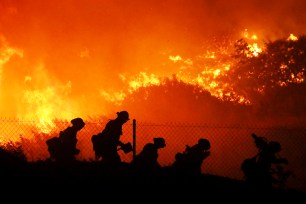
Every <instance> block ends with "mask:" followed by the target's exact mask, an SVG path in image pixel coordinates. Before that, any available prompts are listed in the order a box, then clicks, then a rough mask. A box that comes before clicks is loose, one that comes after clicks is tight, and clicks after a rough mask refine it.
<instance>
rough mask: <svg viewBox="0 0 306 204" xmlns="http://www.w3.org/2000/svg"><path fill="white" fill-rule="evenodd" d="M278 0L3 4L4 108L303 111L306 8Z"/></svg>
mask: <svg viewBox="0 0 306 204" xmlns="http://www.w3.org/2000/svg"><path fill="white" fill-rule="evenodd" d="M275 2H276V1H271V2H265V4H264V5H265V6H262V5H261V4H259V3H258V1H249V2H248V3H241V2H240V1H226V2H221V1H215V2H210V3H208V2H205V1H201V0H196V1H193V2H192V3H188V2H181V1H174V2H164V1H157V2H156V1H153V2H152V1H146V2H143V1H137V0H136V1H132V2H129V3H128V2H126V1H110V2H101V1H96V0H93V1H90V2H88V1H78V2H75V1H65V2H62V1H31V2H29V1H6V0H4V1H1V3H0V13H1V14H0V35H1V38H0V71H1V73H0V74H1V75H0V80H1V81H0V85H1V86H0V91H1V94H0V99H1V100H0V102H1V106H0V107H1V108H0V115H1V116H2V117H9V118H22V119H25V120H31V121H37V124H36V127H37V128H38V129H41V130H42V131H43V132H48V131H51V130H52V128H53V127H55V124H54V120H70V119H71V118H74V117H82V118H84V119H85V120H86V119H90V118H95V117H100V116H103V117H111V116H112V115H113V114H114V113H115V112H117V111H118V110H120V109H126V110H129V111H130V112H131V116H132V117H133V118H137V119H139V120H146V121H150V120H152V121H168V120H177V121H186V122H207V121H210V122H239V120H238V118H239V119H240V120H241V119H246V118H253V119H254V116H256V115H260V116H266V117H268V116H269V115H271V116H273V117H279V116H280V115H279V114H278V115H274V113H279V110H280V109H281V110H285V109H286V111H285V112H283V115H282V118H283V119H284V118H287V119H290V120H292V118H293V120H295V119H294V118H297V120H300V119H301V118H304V112H305V111H303V110H302V111H300V110H301V106H302V101H303V100H304V99H303V100H300V97H301V92H303V90H304V88H303V87H304V78H305V76H304V72H305V66H304V65H305V64H306V63H305V62H304V61H302V60H301V59H302V58H303V57H304V53H301V52H304V51H305V47H304V46H305V44H304V38H303V37H302V35H303V33H304V32H305V30H303V29H304V25H303V21H301V18H303V17H304V16H305V14H304V12H303V11H304V10H303V9H302V8H304V7H305V5H304V3H303V2H302V1H288V2H284V3H282V4H280V3H279V2H278V3H277V4H275ZM276 5H277V8H276V7H275V6H276ZM259 8H260V10H258V9H259ZM267 11H269V13H268V14H269V15H267ZM258 12H259V13H260V15H258ZM283 13H286V14H287V15H286V18H284V16H283ZM297 13H299V15H296V14H297ZM254 14H256V19H255V18H254ZM297 16H298V17H297ZM275 22H277V23H275ZM232 25H235V26H232ZM262 25H264V26H262ZM246 27H247V28H246ZM300 36H301V38H300ZM288 37H289V38H288ZM277 43H278V45H280V44H282V45H280V46H278V45H277ZM286 43H289V44H286ZM269 46H270V47H269ZM281 46H283V48H284V49H282V50H280V48H281ZM273 49H274V50H273ZM286 49H288V50H287V52H286ZM239 51H240V52H239ZM297 52H299V53H300V54H298V53H297ZM286 56H287V58H286ZM283 57H285V58H283ZM290 57H291V58H290ZM280 59H283V60H284V61H280ZM269 60H270V61H269ZM277 60H278V61H277ZM285 61H287V62H285ZM274 62H275V63H274ZM272 69H273V70H272ZM277 69H279V71H280V72H277V71H275V70H277ZM256 70H257V71H256ZM291 71H292V72H291ZM263 75H264V76H270V77H264V76H263ZM285 85H286V86H285ZM288 90H290V91H288ZM265 93H268V95H267V94H265ZM273 94H274V95H273ZM278 94H280V95H281V96H283V94H285V95H284V96H286V94H287V95H290V97H288V96H287V97H286V99H285V100H283V99H280V98H279V97H280V95H278ZM289 98H290V99H289ZM174 101H175V105H173V104H174V103H173V102H174ZM275 101H277V104H279V105H277V106H275V103H276V102H275ZM280 102H281V103H280ZM270 104H272V105H270ZM287 104H289V105H287ZM267 107H269V109H267ZM287 107H290V108H287ZM298 110H299V111H298ZM220 118H222V121H219V119H220Z"/></svg>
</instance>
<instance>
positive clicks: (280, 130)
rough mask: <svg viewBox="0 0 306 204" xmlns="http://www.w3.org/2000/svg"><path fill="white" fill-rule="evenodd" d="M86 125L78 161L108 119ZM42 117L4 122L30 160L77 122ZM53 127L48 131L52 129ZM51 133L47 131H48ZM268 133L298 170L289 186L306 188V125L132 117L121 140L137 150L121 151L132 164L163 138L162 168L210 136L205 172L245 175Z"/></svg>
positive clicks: (87, 155)
mask: <svg viewBox="0 0 306 204" xmlns="http://www.w3.org/2000/svg"><path fill="white" fill-rule="evenodd" d="M85 123H86V125H85V127H84V128H83V129H82V130H81V131H79V133H78V136H77V137H78V143H77V148H78V149H80V151H81V152H80V154H79V155H78V156H77V159H79V160H83V161H93V160H94V158H95V157H94V151H93V148H92V142H91V137H92V135H94V134H97V133H99V132H101V131H102V130H103V128H104V126H105V124H106V123H107V120H100V121H94V122H92V121H85ZM37 124H38V122H37V121H20V120H7V119H2V121H1V125H0V141H1V142H2V143H4V142H7V141H16V142H18V143H20V144H21V145H22V148H23V151H24V153H25V154H26V157H27V160H28V161H34V162H35V161H38V160H45V159H47V158H48V157H49V153H48V151H47V145H46V140H47V139H49V138H51V137H53V136H58V134H59V131H60V130H63V129H65V128H66V127H68V126H70V125H71V124H70V123H69V121H68V122H63V121H55V122H52V124H51V125H50V124H48V125H45V126H44V129H43V130H44V131H45V133H43V132H42V128H41V127H38V126H37ZM47 130H48V132H47ZM46 132H47V133H46ZM252 133H255V134H257V135H259V136H264V137H266V138H267V139H268V140H269V141H272V140H274V141H278V142H280V144H281V145H282V151H281V152H280V155H279V156H280V157H285V158H287V159H288V161H289V164H288V165H287V166H286V168H288V170H290V171H292V172H293V174H292V175H291V176H290V177H289V179H288V181H287V186H288V187H292V188H297V189H302V190H306V171H305V168H306V148H305V147H306V128H305V127H292V126H291V127H286V126H282V127H280V126H273V127H262V126H260V127H259V126H256V125H214V124H190V123H185V124H183V123H164V124H157V123H149V122H138V121H136V120H130V121H128V122H127V123H126V124H124V125H123V135H122V137H121V140H122V141H123V142H124V143H126V142H131V143H132V144H133V145H134V147H135V148H134V151H133V152H130V153H127V154H125V153H124V152H123V151H120V150H119V152H120V156H121V158H122V160H123V161H125V162H131V161H132V160H133V156H134V155H135V154H137V153H139V152H140V151H141V149H142V147H143V146H144V145H145V144H146V143H148V142H153V138H154V137H163V138H164V139H165V140H166V147H165V148H163V149H160V150H159V159H158V160H159V162H160V164H161V165H162V166H170V165H171V164H172V163H173V162H174V159H175V155H176V153H178V152H183V151H184V150H185V147H186V145H189V146H192V145H194V144H196V143H197V141H198V139H200V138H207V139H208V140H209V141H210V143H211V154H210V156H209V157H208V158H207V159H206V160H204V162H203V165H202V171H203V173H207V174H213V175H218V176H224V177H229V178H233V179H239V180H241V179H243V174H242V171H241V170H240V165H241V162H242V161H243V160H244V159H245V158H248V157H251V156H254V155H255V154H256V153H257V148H256V146H255V144H254V139H253V138H252V137H251V134H252Z"/></svg>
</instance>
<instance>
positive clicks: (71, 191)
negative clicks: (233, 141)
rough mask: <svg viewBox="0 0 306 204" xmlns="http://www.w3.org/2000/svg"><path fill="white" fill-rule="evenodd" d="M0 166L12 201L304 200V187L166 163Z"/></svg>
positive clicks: (5, 192)
mask: <svg viewBox="0 0 306 204" xmlns="http://www.w3.org/2000/svg"><path fill="white" fill-rule="evenodd" d="M0 169H1V175H2V176H1V177H2V178H1V186H2V188H1V189H2V190H1V191H0V193H1V194H2V196H7V197H8V199H12V201H16V199H18V200H21V201H30V202H32V203H33V202H38V203H45V202H51V201H53V202H59V201H65V202H66V201H70V202H69V203H72V202H78V203H80V202H86V203H90V202H99V203H103V202H104V203H106V202H107V203H109V202H116V203H120V202H126V203H132V202H134V203H148V202H150V203H152V202H155V203H157V202H162V203H165V202H171V203H173V202H181V203H182V202H188V203H194V202H201V203H202V202H203V203H204V202H206V201H207V202H208V201H210V202H211V201H222V202H230V201H235V202H239V201H242V202H244V203H249V202H251V203H252V202H254V201H256V200H258V201H260V202H264V203H267V202H281V203H283V202H284V201H289V202H290V201H291V202H292V201H297V202H299V203H300V202H303V201H305V200H306V199H305V198H306V196H305V195H306V192H301V191H298V190H295V189H270V190H263V189H260V188H255V187H251V186H249V185H247V184H246V183H245V182H244V181H242V180H234V179H230V178H225V177H220V176H214V175H205V174H202V175H198V176H195V175H189V176H187V175H182V174H177V173H175V172H174V171H173V170H172V169H171V168H167V167H165V168H162V169H161V170H160V171H159V172H158V173H154V174H148V175H146V174H141V173H136V172H135V171H134V169H133V168H132V167H131V166H130V164H125V163H122V164H121V165H120V166H106V165H103V164H102V163H101V162H100V163H99V162H76V163H74V164H70V165H68V164H58V163H56V162H46V161H43V162H35V163H23V164H18V165H2V166H1V168H0ZM60 203H61V202H60ZM293 203H295V202H293Z"/></svg>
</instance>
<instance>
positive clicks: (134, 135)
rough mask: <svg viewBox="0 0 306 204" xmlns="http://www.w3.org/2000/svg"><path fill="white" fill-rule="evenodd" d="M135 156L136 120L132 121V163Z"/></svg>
mask: <svg viewBox="0 0 306 204" xmlns="http://www.w3.org/2000/svg"><path fill="white" fill-rule="evenodd" d="M135 156H136V120H135V119H133V161H134V159H135Z"/></svg>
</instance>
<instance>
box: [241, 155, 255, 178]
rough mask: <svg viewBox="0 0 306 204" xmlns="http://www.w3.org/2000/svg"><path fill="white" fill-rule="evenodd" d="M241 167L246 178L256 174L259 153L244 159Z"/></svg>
mask: <svg viewBox="0 0 306 204" xmlns="http://www.w3.org/2000/svg"><path fill="white" fill-rule="evenodd" d="M240 169H241V170H242V172H243V174H244V176H245V177H246V178H249V177H250V176H254V173H255V172H256V169H257V155H256V156H254V157H251V158H247V159H245V160H243V162H242V163H241V166H240Z"/></svg>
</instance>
